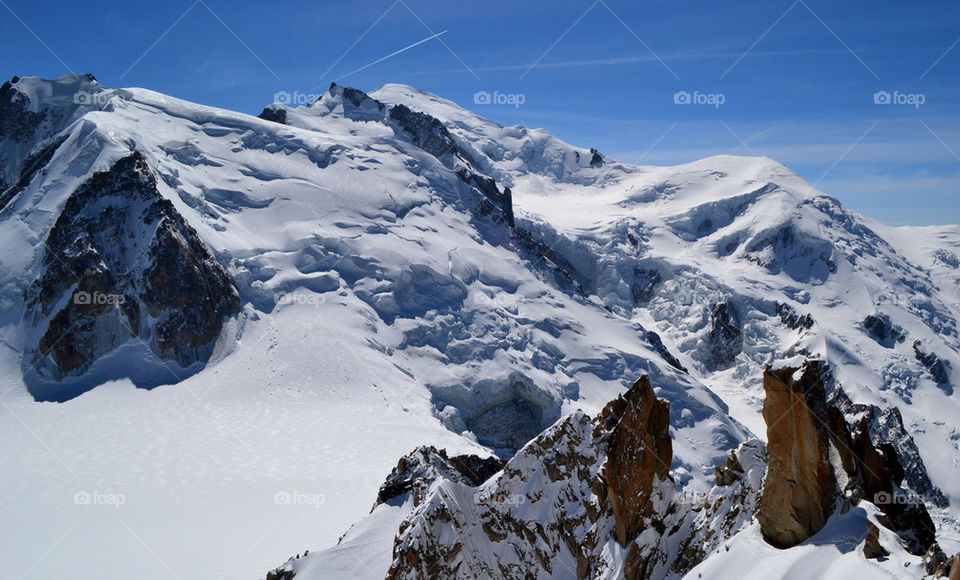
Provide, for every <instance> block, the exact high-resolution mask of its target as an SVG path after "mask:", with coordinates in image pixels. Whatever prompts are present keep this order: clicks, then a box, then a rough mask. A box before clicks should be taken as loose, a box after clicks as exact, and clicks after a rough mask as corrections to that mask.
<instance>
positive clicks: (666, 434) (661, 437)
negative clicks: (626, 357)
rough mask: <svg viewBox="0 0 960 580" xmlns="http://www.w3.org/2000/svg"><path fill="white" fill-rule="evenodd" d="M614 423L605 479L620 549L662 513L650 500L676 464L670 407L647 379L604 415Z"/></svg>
mask: <svg viewBox="0 0 960 580" xmlns="http://www.w3.org/2000/svg"><path fill="white" fill-rule="evenodd" d="M600 421H601V424H603V425H612V426H613V428H612V430H611V431H610V439H609V443H608V444H607V445H608V447H607V463H606V465H605V466H604V469H603V478H604V479H605V480H606V482H607V497H609V498H610V502H611V504H612V509H613V517H614V521H615V530H616V531H615V533H616V537H617V541H618V542H620V545H622V546H627V544H628V542H630V541H632V540H633V538H635V537H637V536H638V535H639V534H640V533H641V532H642V531H643V530H644V529H646V527H647V525H646V522H647V521H649V520H650V519H651V518H653V517H654V516H655V515H656V510H655V508H654V506H653V504H652V503H651V501H650V498H651V495H652V492H653V488H654V485H656V484H657V482H658V481H662V480H665V479H668V478H669V474H670V463H671V462H672V461H673V442H672V440H671V439H670V403H669V402H667V401H665V400H663V399H658V398H657V396H656V394H655V393H654V392H653V387H651V386H650V380H649V379H648V378H647V377H646V376H643V377H640V379H639V380H638V381H637V382H636V383H634V385H633V387H631V388H630V390H629V391H627V393H626V395H625V396H622V397H620V398H618V399H616V400H615V401H612V402H610V403H608V404H607V406H606V407H605V408H604V410H603V411H602V412H601V414H600Z"/></svg>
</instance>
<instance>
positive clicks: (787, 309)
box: [776, 302, 813, 330]
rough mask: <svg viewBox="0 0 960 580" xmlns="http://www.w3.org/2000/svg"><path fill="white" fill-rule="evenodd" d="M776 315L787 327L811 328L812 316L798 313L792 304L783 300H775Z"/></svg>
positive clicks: (796, 328)
mask: <svg viewBox="0 0 960 580" xmlns="http://www.w3.org/2000/svg"><path fill="white" fill-rule="evenodd" d="M776 311H777V316H779V317H780V321H781V322H782V323H783V324H784V326H786V327H787V328H790V329H793V330H809V329H810V328H813V317H812V316H810V314H809V313H807V314H803V315H801V314H799V313H798V312H797V311H796V310H794V309H793V307H792V306H790V305H789V304H786V303H784V302H777V305H776Z"/></svg>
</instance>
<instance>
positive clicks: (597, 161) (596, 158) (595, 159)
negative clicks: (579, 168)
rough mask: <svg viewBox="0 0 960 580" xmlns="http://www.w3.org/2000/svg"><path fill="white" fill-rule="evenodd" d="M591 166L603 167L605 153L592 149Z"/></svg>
mask: <svg viewBox="0 0 960 580" xmlns="http://www.w3.org/2000/svg"><path fill="white" fill-rule="evenodd" d="M590 167H594V168H596V167H603V155H601V154H600V152H599V151H597V150H596V149H592V148H591V149H590Z"/></svg>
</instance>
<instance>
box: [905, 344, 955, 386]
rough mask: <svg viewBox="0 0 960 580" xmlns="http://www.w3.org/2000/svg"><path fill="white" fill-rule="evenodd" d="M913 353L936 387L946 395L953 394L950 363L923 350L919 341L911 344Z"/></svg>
mask: <svg viewBox="0 0 960 580" xmlns="http://www.w3.org/2000/svg"><path fill="white" fill-rule="evenodd" d="M913 353H914V355H915V356H916V358H917V360H918V361H920V364H922V365H923V366H924V368H926V369H927V372H929V373H930V377H931V378H933V380H934V381H935V382H936V383H937V386H938V387H940V389H941V390H942V391H943V392H944V393H946V394H947V395H952V394H953V385H952V384H950V362H949V361H946V360H943V359H941V358H940V357H938V356H937V355H936V354H934V353H932V352H926V351H924V350H923V345H922V344H921V343H920V341H919V340H917V341H914V343H913Z"/></svg>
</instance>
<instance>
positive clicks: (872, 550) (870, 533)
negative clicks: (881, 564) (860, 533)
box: [863, 521, 890, 560]
mask: <svg viewBox="0 0 960 580" xmlns="http://www.w3.org/2000/svg"><path fill="white" fill-rule="evenodd" d="M863 555H864V557H865V558H867V559H868V560H870V559H875V558H886V557H887V556H889V555H890V552H888V551H887V550H886V548H884V547H883V546H881V545H880V528H878V527H877V525H876V524H874V523H873V522H871V521H867V539H866V540H865V541H864V544H863Z"/></svg>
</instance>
